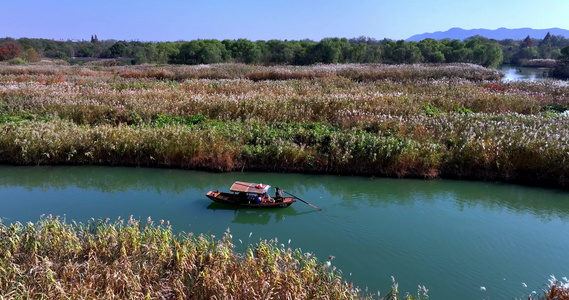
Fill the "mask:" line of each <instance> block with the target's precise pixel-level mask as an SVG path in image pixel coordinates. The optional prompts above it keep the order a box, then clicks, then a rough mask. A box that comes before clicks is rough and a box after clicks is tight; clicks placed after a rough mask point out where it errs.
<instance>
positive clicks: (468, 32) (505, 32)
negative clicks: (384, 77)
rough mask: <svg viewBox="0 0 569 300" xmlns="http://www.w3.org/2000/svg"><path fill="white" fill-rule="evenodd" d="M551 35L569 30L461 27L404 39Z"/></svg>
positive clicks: (563, 33) (567, 34) (506, 37)
mask: <svg viewBox="0 0 569 300" xmlns="http://www.w3.org/2000/svg"><path fill="white" fill-rule="evenodd" d="M548 32H549V33H551V34H552V35H562V36H564V37H566V38H569V30H565V29H561V28H549V29H532V28H518V29H508V28H504V27H502V28H498V29H495V30H490V29H462V28H457V27H455V28H451V29H449V30H447V31H437V32H432V33H423V34H416V35H414V36H412V37H410V38H408V39H407V40H406V41H416V42H418V41H421V40H424V39H426V38H431V39H435V40H442V39H451V40H455V39H456V40H464V39H466V38H469V37H471V36H475V35H480V36H484V37H487V38H489V39H495V40H505V39H514V40H523V39H525V38H526V37H527V36H528V35H529V36H530V37H531V38H536V39H541V38H544V37H545V35H547V33H548Z"/></svg>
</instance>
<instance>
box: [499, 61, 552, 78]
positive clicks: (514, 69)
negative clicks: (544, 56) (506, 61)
mask: <svg viewBox="0 0 569 300" xmlns="http://www.w3.org/2000/svg"><path fill="white" fill-rule="evenodd" d="M498 70H500V71H502V72H504V74H505V76H504V78H503V79H502V80H504V81H515V80H520V81H536V80H542V79H546V78H549V75H548V74H549V70H550V69H549V68H529V67H518V66H514V65H501V66H500V67H498Z"/></svg>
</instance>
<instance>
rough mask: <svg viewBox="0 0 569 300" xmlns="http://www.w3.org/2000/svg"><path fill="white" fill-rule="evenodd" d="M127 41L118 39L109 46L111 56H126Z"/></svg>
mask: <svg viewBox="0 0 569 300" xmlns="http://www.w3.org/2000/svg"><path fill="white" fill-rule="evenodd" d="M127 50H128V48H127V43H126V42H125V41H118V42H116V43H114V44H113V45H112V46H111V48H109V51H110V54H111V57H115V58H116V57H125V56H126V53H127Z"/></svg>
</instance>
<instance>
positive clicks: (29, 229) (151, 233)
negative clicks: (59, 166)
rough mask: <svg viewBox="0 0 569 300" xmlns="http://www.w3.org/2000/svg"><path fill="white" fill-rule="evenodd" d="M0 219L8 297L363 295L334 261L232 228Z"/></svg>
mask: <svg viewBox="0 0 569 300" xmlns="http://www.w3.org/2000/svg"><path fill="white" fill-rule="evenodd" d="M107 221H108V220H104V221H101V220H99V221H95V220H93V221H92V222H90V223H88V224H76V223H73V224H68V223H65V222H64V221H61V220H58V219H57V218H51V217H48V218H42V219H40V220H39V221H38V222H36V223H35V224H34V223H28V224H25V225H23V224H19V223H16V224H12V225H10V226H6V225H4V224H2V223H0V298H2V299H103V298H104V299H143V298H144V299H212V298H213V299H228V298H231V299H363V298H364V296H363V295H361V294H360V292H359V291H358V289H356V288H355V287H353V286H351V285H350V284H348V283H346V282H343V281H342V279H341V275H340V272H339V271H338V270H336V268H335V267H332V266H331V265H330V260H328V261H327V262H322V261H318V260H317V258H316V257H314V256H311V255H309V254H307V253H303V252H302V251H301V250H300V249H290V248H285V247H284V245H278V243H277V241H276V240H271V241H266V240H261V241H259V242H258V243H257V244H255V245H251V246H249V247H248V248H247V250H246V251H245V252H244V253H236V252H235V251H234V250H233V247H234V245H233V244H232V241H231V234H229V230H228V231H227V233H226V234H225V235H224V236H223V237H222V238H221V239H217V240H216V239H215V237H214V236H204V235H200V236H194V235H192V234H187V235H186V234H180V235H174V234H172V230H171V228H170V226H169V225H168V224H165V223H163V221H161V222H159V223H158V224H154V223H153V222H152V221H151V220H150V219H148V220H147V222H146V224H142V223H141V222H140V221H137V220H133V219H132V217H131V219H129V220H125V221H124V222H123V220H117V221H116V222H112V223H109V222H107Z"/></svg>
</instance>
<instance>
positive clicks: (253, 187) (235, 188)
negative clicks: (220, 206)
mask: <svg viewBox="0 0 569 300" xmlns="http://www.w3.org/2000/svg"><path fill="white" fill-rule="evenodd" d="M270 188H271V186H270V185H266V184H262V183H249V182H241V181H236V182H235V183H234V184H233V185H232V186H231V188H230V190H231V191H232V192H238V193H240V192H243V193H251V194H263V193H268V192H269V189H270Z"/></svg>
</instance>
